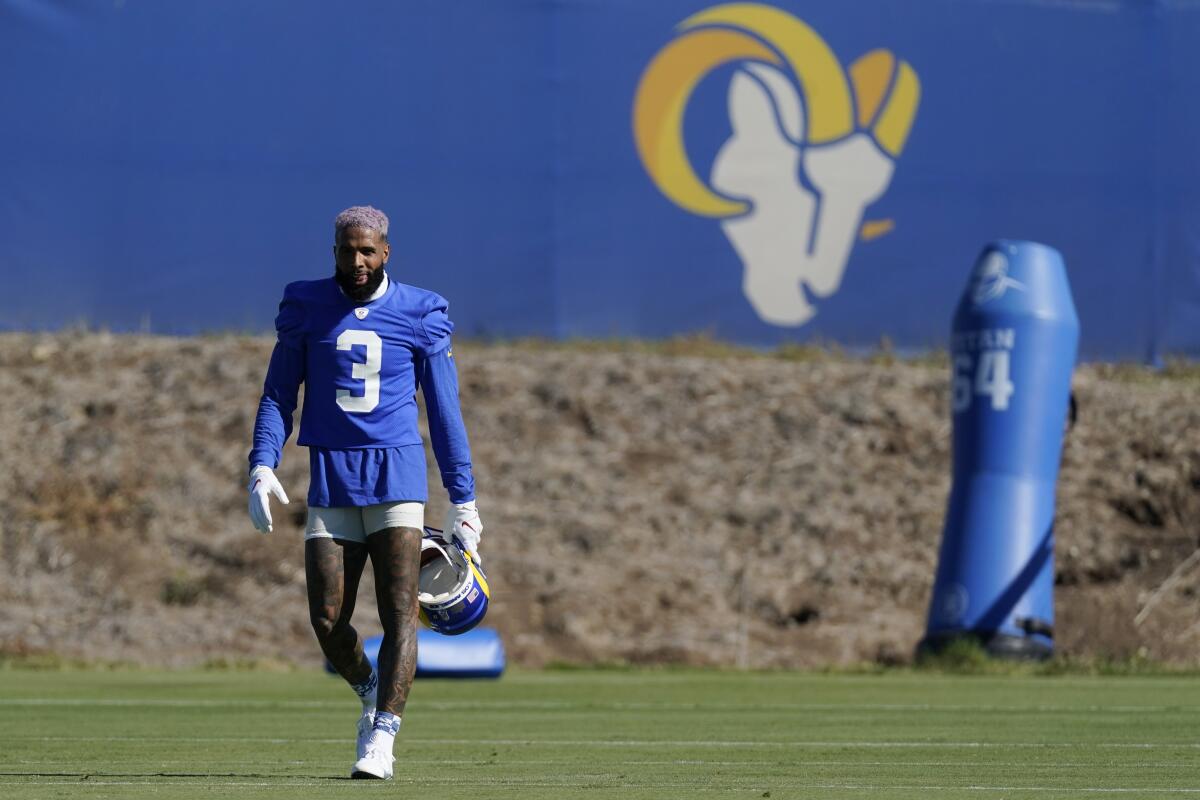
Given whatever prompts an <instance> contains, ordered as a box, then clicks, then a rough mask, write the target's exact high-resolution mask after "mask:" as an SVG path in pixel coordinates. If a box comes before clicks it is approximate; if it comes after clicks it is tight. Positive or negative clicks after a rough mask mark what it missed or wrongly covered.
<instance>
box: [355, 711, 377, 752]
mask: <svg viewBox="0 0 1200 800" xmlns="http://www.w3.org/2000/svg"><path fill="white" fill-rule="evenodd" d="M374 727H375V712H374V711H373V710H372V711H364V712H363V715H362V716H361V717H359V718H358V739H357V741H356V742H355V748H354V758H355V760H357V759H360V758H362V757H363V756H365V755H366V754H367V741H368V740H369V739H370V738H371V729H372V728H374Z"/></svg>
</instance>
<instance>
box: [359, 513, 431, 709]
mask: <svg viewBox="0 0 1200 800" xmlns="http://www.w3.org/2000/svg"><path fill="white" fill-rule="evenodd" d="M367 549H368V550H369V551H370V553H371V566H372V568H373V569H374V570H375V599H376V602H377V603H378V605H379V621H380V622H381V623H383V643H382V644H381V645H380V647H379V695H378V701H377V705H376V707H377V708H378V709H379V710H380V711H388V712H391V713H392V714H395V715H396V716H401V715H402V714H403V713H404V704H405V703H406V702H408V690H409V688H410V687H411V686H412V681H413V675H414V673H416V670H417V572H418V570H420V568H421V531H419V530H417V529H416V528H384V529H383V530H381V531H376V532H375V533H372V534H371V535H370V536H368V537H367Z"/></svg>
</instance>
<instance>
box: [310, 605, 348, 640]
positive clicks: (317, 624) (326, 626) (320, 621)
mask: <svg viewBox="0 0 1200 800" xmlns="http://www.w3.org/2000/svg"><path fill="white" fill-rule="evenodd" d="M309 621H310V622H311V623H312V628H313V631H314V632H315V633H316V634H317V638H318V639H320V640H321V641H331V640H334V639H337V638H338V637H339V636H340V635H343V634H344V633H345V632H346V631H348V630H349V629H350V625H349V624H348V623H346V622H345V621H344V620H341V619H339V618H338V617H337V616H335V615H332V614H326V613H323V612H318V611H314V612H312V613H310V614H309Z"/></svg>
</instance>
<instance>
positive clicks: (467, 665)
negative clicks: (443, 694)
mask: <svg viewBox="0 0 1200 800" xmlns="http://www.w3.org/2000/svg"><path fill="white" fill-rule="evenodd" d="M382 642H383V637H382V636H372V637H370V638H368V639H366V640H365V641H364V642H363V652H364V653H366V655H367V660H368V661H370V662H371V666H372V667H374V668H375V669H376V670H378V669H379V645H380V644H381V643H382ZM504 665H505V656H504V643H503V642H501V641H500V634H499V633H498V632H497V631H496V630H495V629H494V628H475V629H474V630H470V631H467V632H466V633H462V634H459V635H458V636H443V635H442V634H440V633H435V632H433V631H430V630H426V629H424V628H418V629H417V677H418V678H499V677H500V675H501V674H502V673H503V672H504ZM325 669H326V670H327V671H329V672H333V668H332V667H331V666H330V665H329V664H328V663H326V664H325Z"/></svg>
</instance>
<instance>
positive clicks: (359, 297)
mask: <svg viewBox="0 0 1200 800" xmlns="http://www.w3.org/2000/svg"><path fill="white" fill-rule="evenodd" d="M333 279H334V280H335V281H337V285H338V286H340V287H342V291H343V292H345V293H346V297H349V298H350V299H351V300H353V301H354V302H356V303H361V302H363V301H364V300H366V299H367V298H369V297H370V296H371V295H373V294H375V291H376V290H377V289H378V288H379V285H380V284H381V283H383V267H380V268H379V269H377V270H375V271H374V272H370V273H368V274H367V282H366V283H364V284H362V285H361V286H359V285H357V284H355V282H354V273H353V272H351V273H349V274H346V273H344V272H342V271H341V270H340V269H334V271H333Z"/></svg>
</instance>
